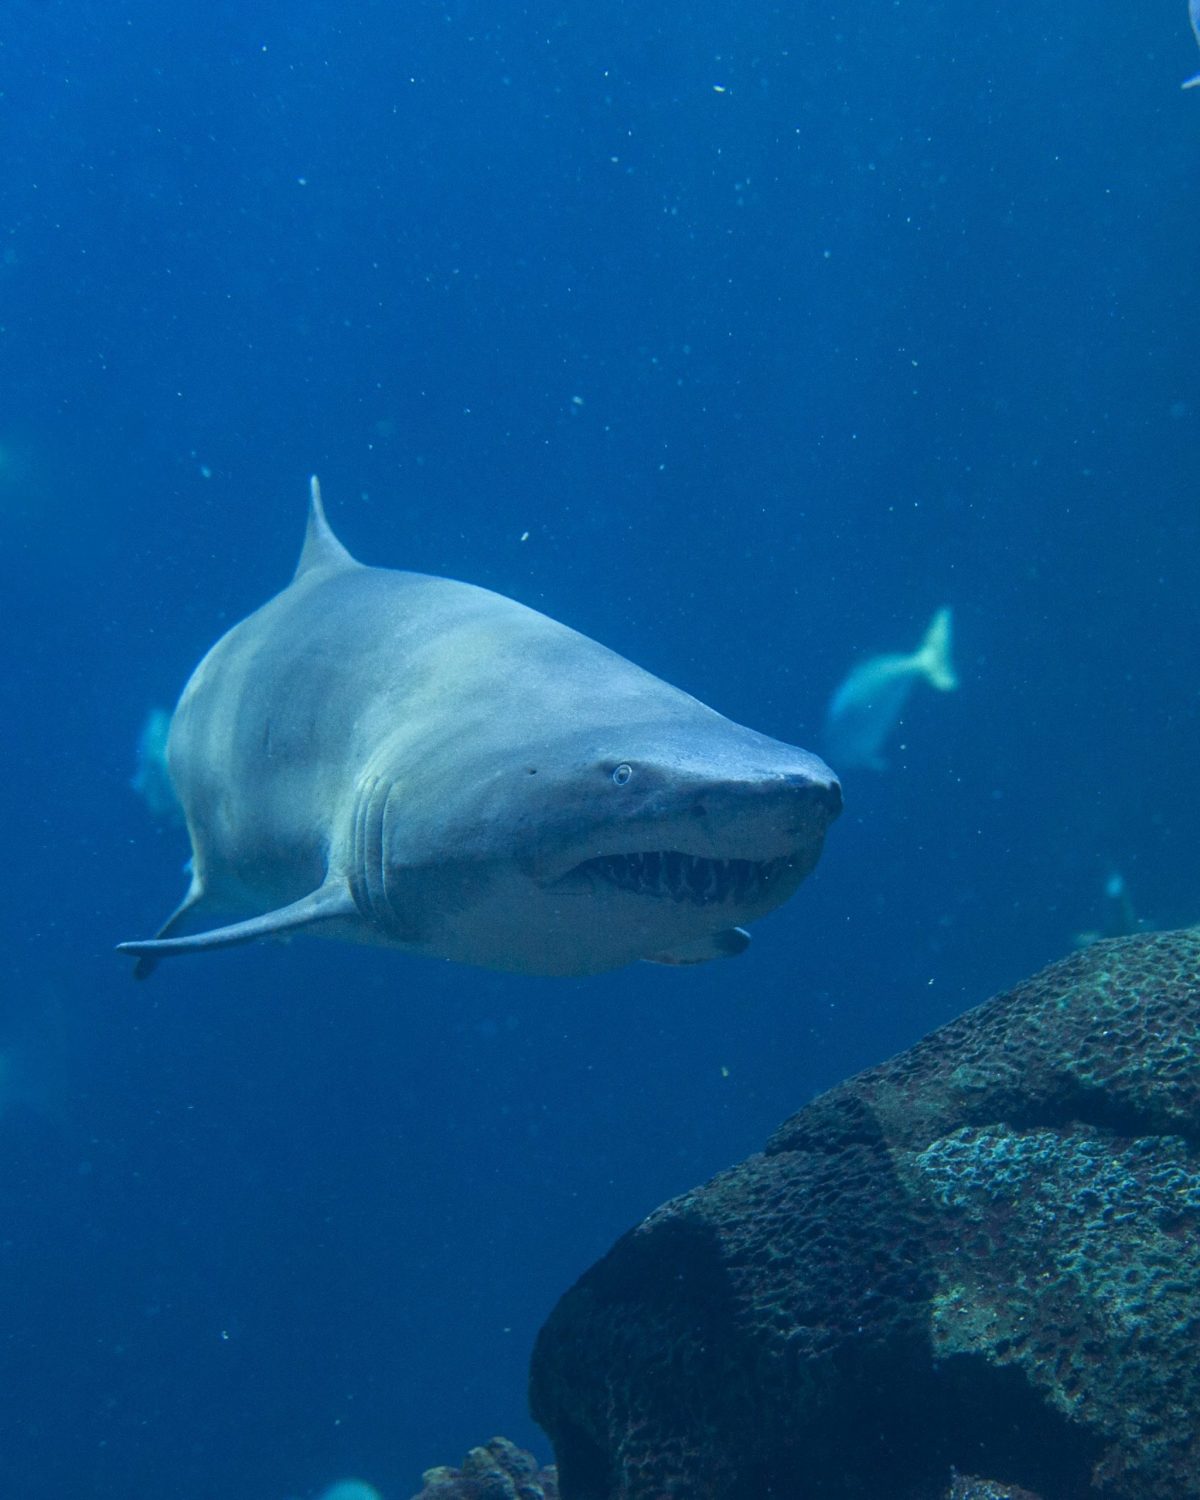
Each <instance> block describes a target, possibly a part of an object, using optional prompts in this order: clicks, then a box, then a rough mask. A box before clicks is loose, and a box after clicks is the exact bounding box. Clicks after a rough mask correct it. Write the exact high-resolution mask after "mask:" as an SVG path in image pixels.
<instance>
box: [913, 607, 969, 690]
mask: <svg viewBox="0 0 1200 1500" xmlns="http://www.w3.org/2000/svg"><path fill="white" fill-rule="evenodd" d="M952 620H953V616H952V614H951V610H950V607H949V605H944V606H943V607H942V608H941V609H939V610H938V612H937V614H936V615H934V617H933V619H932V621H931V622H930V625H929V629H928V630H927V631H926V632H925V639H924V640H923V641H922V642H921V644H920V645H919V646H918V647H917V653H916V656H915V657H914V658H913V662H914V665H915V666H916V667H917V668H918V670H920V671H921V672H923V673H924V675H925V677H926V678H927V679H928V681H929V683H930V685H931V686H932V687H935V688H937V689H938V690H939V691H940V692H943V693H949V692H952V691H953V690H954V689H955V688H956V687H957V686H958V678H957V676H956V675H955V672H954V664H953V663H952V662H951V660H950V643H951V624H952Z"/></svg>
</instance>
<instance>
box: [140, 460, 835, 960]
mask: <svg viewBox="0 0 1200 1500" xmlns="http://www.w3.org/2000/svg"><path fill="white" fill-rule="evenodd" d="M167 757H168V764H169V769H170V775H171V779H172V781H173V783H174V786H175V789H176V791H177V792H178V795H179V799H180V802H181V803H182V806H183V811H184V815H185V817H186V819H187V826H188V831H189V834H190V836H191V842H192V861H191V885H190V888H189V889H188V892H187V894H186V895H185V896H184V898H183V901H182V902H181V903H180V904H179V906H178V907H177V908H176V909H175V911H174V912H173V913H172V914H171V916H170V917H168V919H167V921H166V923H165V924H164V925H163V927H162V928H161V929H160V931H159V933H158V935H157V937H155V938H153V939H151V940H146V941H143V942H131V943H122V944H121V945H120V951H121V952H124V953H130V954H133V955H135V956H136V957H137V958H138V966H137V972H138V973H139V974H140V975H145V974H148V973H149V972H150V969H151V968H152V967H153V966H154V964H155V963H156V962H157V961H158V960H159V959H162V958H167V957H170V956H173V955H175V954H182V953H201V952H207V951H209V950H211V949H216V948H227V947H230V946H232V945H234V944H238V943H248V942H252V941H254V940H255V939H258V938H275V937H282V936H285V935H289V934H293V933H300V932H311V933H316V934H321V935H325V936H329V937H335V938H341V939H347V940H350V941H353V942H371V943H381V944H385V945H387V946H389V947H393V948H400V949H406V950H408V951H410V952H413V953H419V954H426V955H432V956H435V957H441V958H445V959H451V960H455V961H458V962H461V963H467V964H476V965H480V966H482V967H484V968H489V969H501V970H509V971H514V972H517V973H523V974H558V975H579V974H593V973H599V972H602V971H604V970H607V969H614V968H617V967H620V966H621V965H623V964H627V963H630V962H632V961H634V960H636V959H649V960H653V961H656V962H659V963H699V962H703V961H704V960H706V959H710V958H720V957H726V956H732V955H734V954H736V953H740V952H741V951H742V950H743V949H744V948H745V946H746V944H747V943H748V942H749V937H748V935H747V934H746V932H745V931H744V929H743V925H742V924H744V923H746V922H750V921H753V920H754V919H755V918H757V917H761V916H763V915H764V914H765V913H766V912H769V911H771V910H772V909H773V908H775V907H777V906H779V905H780V904H781V903H782V902H783V901H785V900H787V898H788V897H789V896H790V895H791V894H792V893H793V892H794V891H795V890H796V888H797V886H799V884H800V882H801V881H802V880H803V879H804V877H805V876H806V875H807V874H808V873H809V871H810V870H812V868H813V866H814V865H815V864H816V862H817V859H818V857H819V855H820V852H821V845H822V842H823V841H824V838H825V831H826V829H827V828H828V826H829V824H830V823H831V822H832V820H833V819H834V818H835V817H836V816H837V815H838V813H839V812H840V810H841V790H840V787H839V785H838V782H837V780H836V778H835V777H834V775H833V773H832V772H831V771H830V770H829V768H828V767H827V766H826V765H824V763H823V762H822V761H820V760H819V759H818V758H817V757H816V756H815V755H811V754H809V752H808V751H806V750H799V749H796V748H795V747H793V746H791V745H786V744H783V743H782V742H781V741H779V740H774V739H770V738H768V737H767V736H766V735H763V734H757V733H755V731H754V730H752V729H746V728H743V727H742V726H741V725H740V724H735V723H733V722H732V721H731V720H729V719H726V718H724V717H722V715H721V714H719V713H717V712H716V711H715V710H713V709H711V708H707V707H705V705H704V704H703V703H700V702H699V701H698V700H697V699H695V698H693V697H691V696H690V695H689V694H687V693H685V692H682V691H680V690H679V689H678V688H674V687H671V686H670V685H669V684H667V683H665V682H663V681H661V680H660V679H659V678H657V677H654V676H652V675H651V674H650V673H649V672H646V671H643V670H642V668H640V667H637V666H634V665H633V663H632V662H629V661H626V660H625V659H624V658H623V657H621V656H618V655H617V654H616V653H615V652H613V651H609V650H608V649H606V648H605V647H604V646H601V645H599V644H598V643H597V642H596V641H593V640H589V639H588V637H586V636H584V635H580V634H579V633H578V632H577V631H574V630H571V629H569V628H568V627H567V626H565V625H560V624H558V623H557V621H555V620H551V619H549V618H548V617H547V616H545V615H542V614H539V613H538V612H537V611H536V610H533V609H529V608H527V607H526V606H525V605H523V604H518V603H517V602H516V601H515V600H512V599H508V598H505V597H504V596H502V595H500V594H495V593H492V592H490V591H489V590H487V589H484V588H478V587H476V586H474V585H472V584H468V583H457V582H454V581H452V580H450V579H445V578H434V577H429V576H426V575H424V574H420V573H406V572H397V571H393V570H392V569H387V568H372V567H366V566H364V565H363V564H361V563H359V562H356V561H355V560H354V558H353V557H351V555H350V554H349V552H347V551H346V549H345V548H344V547H343V546H342V544H341V543H340V542H339V541H338V540H337V538H336V537H335V536H334V534H333V532H332V530H331V529H330V527H329V524H328V522H327V520H326V518H325V512H324V510H323V508H322V504H321V491H320V487H319V485H318V483H317V481H316V479H315V478H314V479H313V480H312V482H311V501H310V505H309V515H308V529H307V532H306V534H305V539H304V546H303V550H302V551H301V554H300V562H299V566H298V567H297V569H296V573H295V576H294V577H293V579H292V581H291V583H290V584H289V585H288V587H287V588H285V589H284V590H283V592H282V593H280V594H278V595H276V597H275V598H273V599H271V600H270V601H269V602H268V603H266V604H264V605H263V606H262V608H261V609H259V610H257V611H256V612H255V613H254V614H252V615H250V616H249V617H248V618H247V619H245V620H243V621H241V623H240V624H238V625H235V626H234V627H233V629H232V630H230V631H229V632H228V634H226V635H225V636H223V637H222V638H221V640H219V641H218V642H217V644H216V645H215V646H214V647H213V648H212V649H211V651H209V653H208V655H207V656H206V657H205V658H204V659H203V660H202V661H201V663H200V665H199V666H198V667H197V668H196V670H195V672H194V673H193V674H192V677H191V680H190V681H189V682H188V684H187V687H186V688H185V689H184V692H183V696H182V698H181V699H180V701H179V705H178V707H177V708H176V710H175V713H174V715H173V717H172V720H171V726H170V733H169V737H168V745H167ZM230 919H232V920H230ZM218 922H219V923H220V924H221V925H212V924H214V923H218Z"/></svg>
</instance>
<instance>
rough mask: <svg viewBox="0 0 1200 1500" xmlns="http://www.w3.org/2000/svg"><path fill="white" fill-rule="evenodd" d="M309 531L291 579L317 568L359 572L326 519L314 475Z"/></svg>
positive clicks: (309, 484)
mask: <svg viewBox="0 0 1200 1500" xmlns="http://www.w3.org/2000/svg"><path fill="white" fill-rule="evenodd" d="M308 490H309V501H308V527H307V529H306V530H305V533H304V546H303V547H302V548H301V549H300V561H299V562H298V563H297V564H296V572H295V575H294V577H293V579H292V582H293V583H294V582H295V581H296V579H297V578H303V576H304V575H305V573H311V572H313V571H314V570H315V569H317V568H357V567H358V566H359V565H358V563H357V562H355V560H354V558H352V557H351V556H350V554H349V552H347V551H346V549H345V547H343V546H342V544H341V542H339V541H338V539H337V537H335V536H334V534H333V529H332V527H331V526H330V524H329V522H328V521H327V520H326V519H325V507H324V506H323V505H322V504H321V481H320V480H319V479H318V478H317V476H316V475H315V474H314V475H313V476H312V478H311V479H310V480H309V481H308Z"/></svg>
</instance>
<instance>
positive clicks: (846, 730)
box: [824, 0, 1200, 771]
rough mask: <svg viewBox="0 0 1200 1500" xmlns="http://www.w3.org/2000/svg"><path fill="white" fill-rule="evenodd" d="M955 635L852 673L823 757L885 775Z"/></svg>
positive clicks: (940, 628) (941, 683)
mask: <svg viewBox="0 0 1200 1500" xmlns="http://www.w3.org/2000/svg"><path fill="white" fill-rule="evenodd" d="M1197 3H1200V0H1197ZM950 635H951V612H950V610H949V608H943V609H939V610H938V612H937V614H936V615H934V617H933V620H932V623H931V624H930V626H929V629H928V630H927V631H926V632H925V638H924V640H923V641H922V642H921V644H920V645H919V646H918V647H917V649H916V650H915V651H914V652H913V653H912V655H911V656H901V655H888V656H873V657H871V659H870V661H865V662H862V663H861V664H860V665H859V666H857V667H855V668H854V669H853V671H852V672H851V673H850V675H849V676H848V677H847V678H846V680H845V681H844V682H843V683H842V685H841V687H839V688H838V690H837V692H836V693H834V695H833V697H832V699H831V700H830V703H829V708H828V710H827V711H826V715H825V737H824V754H825V755H827V756H828V757H829V760H830V761H831V762H832V763H833V764H834V765H835V766H839V767H846V766H868V767H869V768H870V769H871V770H873V771H882V770H885V769H886V767H887V762H886V761H885V760H884V759H883V756H882V755H881V753H880V752H881V751H882V749H883V745H884V742H885V741H886V739H887V737H888V736H889V735H890V734H891V732H892V730H893V729H895V727H896V725H897V724H898V723H899V722H900V716H901V715H902V714H903V712H904V705H905V704H906V703H907V702H908V695H909V694H910V693H911V692H912V690H913V687H914V686H915V685H916V683H918V682H920V681H922V680H924V681H925V682H928V683H929V684H930V685H931V686H933V687H935V688H937V689H938V690H939V691H940V692H943V693H948V692H950V691H952V690H953V689H954V688H956V687H957V686H958V678H957V677H956V676H955V675H954V668H953V666H952V665H951V662H950Z"/></svg>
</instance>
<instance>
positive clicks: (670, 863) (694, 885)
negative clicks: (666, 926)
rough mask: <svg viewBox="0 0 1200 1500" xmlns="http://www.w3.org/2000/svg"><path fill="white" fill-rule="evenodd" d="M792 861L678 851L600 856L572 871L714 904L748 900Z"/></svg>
mask: <svg viewBox="0 0 1200 1500" xmlns="http://www.w3.org/2000/svg"><path fill="white" fill-rule="evenodd" d="M791 865H792V859H791V857H790V856H787V855H785V856H783V857H782V858H780V859H764V860H758V859H706V858H705V857H704V856H703V855H698V854H682V853H680V851H679V850H677V849H650V850H645V851H642V852H635V853H630V854H599V855H597V856H596V857H595V858H594V859H587V860H584V861H583V863H582V864H579V865H576V867H575V869H574V870H573V871H572V872H571V873H572V874H578V875H593V876H597V877H599V878H600V879H601V880H605V881H607V882H608V883H609V884H610V885H615V886H616V887H617V889H618V890H622V891H629V892H631V893H633V894H634V895H638V896H667V897H670V899H671V900H672V901H691V902H694V903H695V904H696V905H698V906H709V905H713V904H715V903H717V902H721V901H728V900H729V899H730V898H731V897H733V898H735V899H736V900H739V901H744V900H745V899H746V898H747V897H749V896H754V895H757V894H759V893H761V892H762V891H764V890H766V889H767V888H768V887H769V886H770V885H771V883H772V882H773V881H775V880H777V879H778V877H779V876H780V875H781V874H782V873H783V872H784V871H785V870H787V869H789V868H790V867H791Z"/></svg>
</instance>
